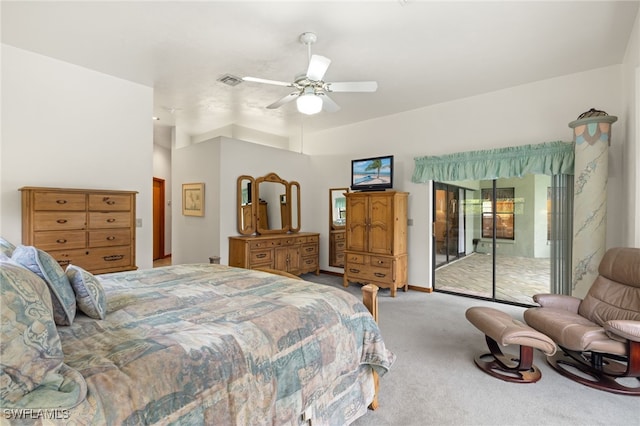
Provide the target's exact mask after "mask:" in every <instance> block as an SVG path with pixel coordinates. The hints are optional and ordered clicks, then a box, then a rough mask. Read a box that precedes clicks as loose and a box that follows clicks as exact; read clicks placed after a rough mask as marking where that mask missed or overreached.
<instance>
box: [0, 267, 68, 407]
mask: <svg viewBox="0 0 640 426" xmlns="http://www.w3.org/2000/svg"><path fill="white" fill-rule="evenodd" d="M0 295H1V297H0V313H1V316H2V323H1V324H2V325H1V327H0V333H1V335H0V337H1V338H0V341H2V345H0V358H1V359H2V371H1V372H0V405H1V406H2V407H7V406H8V405H14V404H15V403H16V402H18V401H19V400H20V399H22V397H23V396H25V395H26V394H28V393H29V392H31V391H32V390H34V389H35V388H36V387H38V386H39V385H40V384H41V383H43V382H44V381H45V379H46V378H47V376H48V375H49V374H50V373H55V372H57V371H58V369H59V368H60V367H61V366H62V362H63V360H64V354H63V353H62V345H61V343H60V336H59V335H58V330H57V329H56V325H55V323H54V322H53V308H52V304H51V293H50V292H49V290H48V289H47V284H45V282H44V281H43V280H42V279H41V278H40V277H38V276H37V275H36V274H34V273H33V272H31V271H29V270H28V269H26V268H23V267H21V266H20V265H18V264H16V263H14V262H12V261H5V262H1V263H0Z"/></svg>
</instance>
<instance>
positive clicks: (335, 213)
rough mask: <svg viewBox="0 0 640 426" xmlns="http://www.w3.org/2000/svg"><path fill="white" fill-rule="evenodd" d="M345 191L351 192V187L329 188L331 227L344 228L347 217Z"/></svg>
mask: <svg viewBox="0 0 640 426" xmlns="http://www.w3.org/2000/svg"><path fill="white" fill-rule="evenodd" d="M345 192H349V188H330V189H329V229H344V226H345V220H346V218H347V210H346V209H347V199H346V198H345V196H344V194H345Z"/></svg>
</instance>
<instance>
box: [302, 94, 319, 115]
mask: <svg viewBox="0 0 640 426" xmlns="http://www.w3.org/2000/svg"><path fill="white" fill-rule="evenodd" d="M296 105H297V106H298V111H299V112H301V113H303V114H306V115H313V114H317V113H319V112H320V111H322V98H320V96H316V95H315V94H313V93H303V94H302V95H300V96H298V99H296Z"/></svg>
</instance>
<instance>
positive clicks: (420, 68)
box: [1, 0, 640, 137]
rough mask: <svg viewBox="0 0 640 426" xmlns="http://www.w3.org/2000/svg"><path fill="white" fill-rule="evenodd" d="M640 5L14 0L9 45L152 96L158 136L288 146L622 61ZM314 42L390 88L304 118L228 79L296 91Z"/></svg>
mask: <svg viewBox="0 0 640 426" xmlns="http://www.w3.org/2000/svg"><path fill="white" fill-rule="evenodd" d="M639 3H640V2H638V1H620V2H616V1H602V2H598V1H546V2H542V1H494V2H484V1H470V2H463V1H442V2H438V1H412V0H389V1H353V2H344V1H340V2H338V1H332V2H328V1H325V2H309V1H285V2H273V1H255V2H244V1H234V2H231V1H227V2H224V1H196V2H186V1H173V2H167V1H133V2H113V1H106V2H94V1H70V2H59V1H44V2H31V1H29V2H23V1H20V2H12V1H2V2H1V18H2V43H5V44H8V45H11V46H15V47H18V48H22V49H26V50H30V51H34V52H37V53H41V54H43V55H47V56H50V57H53V58H57V59H60V60H63V61H66V62H70V63H73V64H77V65H80V66H83V67H86V68H90V69H93V70H97V71H100V72H103V73H107V74H110V75H113V76H116V77H120V78H123V79H127V80H131V81H134V82H138V83H141V84H144V85H148V86H152V87H153V88H154V104H155V105H154V109H155V111H154V113H155V115H157V116H158V117H160V121H158V122H156V126H164V127H166V126H173V125H177V126H179V127H180V128H181V130H182V131H184V132H186V133H188V134H191V135H200V134H204V133H207V132H210V131H213V130H215V129H219V128H223V127H225V126H228V125H230V124H235V125H237V126H242V127H248V128H252V129H256V130H260V131H264V132H268V133H273V134H276V135H281V136H285V137H287V136H289V135H292V134H296V133H298V132H300V126H301V125H302V124H303V125H304V131H305V132H315V131H320V130H322V129H327V128H332V127H337V126H344V125H347V124H350V123H354V122H358V121H363V120H368V119H372V118H376V117H380V116H385V115H390V114H396V113H400V112H403V111H407V110H411V109H415V108H420V107H425V106H429V105H433V104H437V103H442V102H447V101H451V100H455V99H459V98H464V97H469V96H474V95H478V94H482V93H487V92H491V91H495V90H499V89H502V88H506V87H512V86H517V85H521V84H526V83H530V82H533V81H538V80H543V79H548V78H552V77H556V76H561V75H566V74H571V73H576V72H580V71H586V70H590V69H595V68H599V67H604V66H609V65H613V64H619V63H621V62H622V60H623V57H624V54H625V49H626V47H627V43H628V40H629V37H630V35H631V32H632V28H633V24H634V20H635V17H636V15H637V13H638V5H639ZM306 31H312V32H314V33H316V34H317V37H318V40H317V42H316V43H315V44H314V45H313V46H312V47H311V51H312V53H316V54H320V55H323V56H326V57H328V58H330V59H331V60H332V63H331V65H330V67H329V69H328V71H327V73H326V75H325V80H326V81H358V80H375V81H377V82H378V87H379V88H378V91H377V92H375V93H333V94H332V95H331V97H332V99H333V100H334V101H335V102H336V103H338V104H339V105H340V106H341V109H340V110H339V111H338V112H334V113H328V112H322V113H320V114H317V115H314V116H302V115H301V114H300V113H298V112H297V111H296V108H295V102H292V103H289V104H286V105H284V106H283V107H281V108H278V109H275V110H270V109H266V108H265V107H266V106H267V105H269V104H271V103H272V102H274V101H276V100H277V99H279V98H281V97H282V96H284V95H286V94H287V93H289V92H290V90H291V89H289V88H286V87H279V86H271V85H265V84H257V83H250V82H242V83H240V84H238V85H237V86H233V87H232V86H228V85H226V84H223V83H222V82H220V81H218V79H219V78H220V77H222V76H224V75H226V74H231V75H233V76H237V77H244V76H253V77H261V78H266V79H272V80H279V81H292V80H293V79H294V77H295V75H296V74H299V73H301V72H304V71H305V70H306V67H307V61H308V52H307V48H306V47H305V46H304V45H302V44H301V43H300V42H299V40H298V37H299V35H300V34H301V33H303V32H306ZM549 96H553V94H551V93H550V94H549ZM123 102H126V100H123ZM106 120H107V122H108V117H106Z"/></svg>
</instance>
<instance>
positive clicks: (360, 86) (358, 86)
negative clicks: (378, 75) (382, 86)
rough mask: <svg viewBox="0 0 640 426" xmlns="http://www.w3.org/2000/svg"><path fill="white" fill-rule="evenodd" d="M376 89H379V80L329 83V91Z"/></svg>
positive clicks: (369, 90) (368, 90)
mask: <svg viewBox="0 0 640 426" xmlns="http://www.w3.org/2000/svg"><path fill="white" fill-rule="evenodd" d="M376 90H378V82H377V81H349V82H340V83H327V91H329V92H375V91H376Z"/></svg>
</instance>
